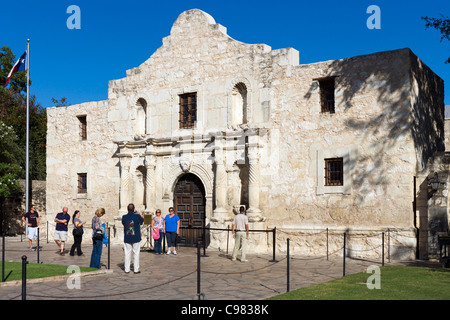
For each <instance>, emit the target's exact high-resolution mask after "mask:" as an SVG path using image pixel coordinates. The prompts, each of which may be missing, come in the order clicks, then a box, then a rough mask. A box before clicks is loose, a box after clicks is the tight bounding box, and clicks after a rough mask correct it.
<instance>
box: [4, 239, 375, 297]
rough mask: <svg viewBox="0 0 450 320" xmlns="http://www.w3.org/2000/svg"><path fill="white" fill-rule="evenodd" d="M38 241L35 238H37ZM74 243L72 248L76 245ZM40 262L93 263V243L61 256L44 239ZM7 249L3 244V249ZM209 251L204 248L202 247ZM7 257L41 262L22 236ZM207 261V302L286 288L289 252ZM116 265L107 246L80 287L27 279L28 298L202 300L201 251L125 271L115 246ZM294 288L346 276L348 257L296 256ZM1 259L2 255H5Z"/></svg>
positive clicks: (358, 263)
mask: <svg viewBox="0 0 450 320" xmlns="http://www.w3.org/2000/svg"><path fill="white" fill-rule="evenodd" d="M33 243H34V242H33ZM70 246H71V243H69V244H68V246H67V248H69V249H70ZM42 247H43V248H42V250H41V251H40V259H39V260H40V262H41V263H46V264H61V265H67V266H69V265H78V266H89V261H90V255H91V245H90V244H88V243H86V241H85V242H84V244H83V248H84V255H82V256H80V257H78V256H75V257H72V256H70V255H69V254H68V252H67V253H66V255H65V256H60V255H59V254H57V250H58V248H57V246H56V244H55V243H46V242H44V243H42ZM0 249H1V248H0ZM201 253H202V254H203V251H201ZM5 254H6V258H5V261H21V257H22V256H23V255H26V256H27V260H28V261H29V262H30V263H35V262H37V254H36V252H32V251H30V250H29V248H28V243H27V242H25V241H24V242H21V241H20V238H6V250H5ZM206 255H207V257H202V258H201V259H200V260H201V267H200V270H201V281H200V288H201V293H203V294H204V298H205V299H206V300H235V301H236V300H259V299H265V298H268V297H271V296H274V295H276V294H279V293H284V292H286V281H287V280H286V278H287V277H286V270H287V268H286V266H287V263H286V262H287V260H286V257H285V255H282V256H281V255H279V256H277V257H276V259H277V260H278V262H271V261H270V260H271V259H272V256H271V255H252V254H248V256H247V259H248V260H249V261H248V262H240V261H239V259H238V260H237V261H231V259H230V254H226V253H225V252H220V251H217V250H208V249H207V250H206ZM110 257H111V258H110V269H109V270H107V264H108V249H107V248H106V247H105V246H104V247H103V255H102V264H104V265H105V266H103V267H102V269H101V271H100V272H94V273H92V274H89V275H83V276H82V277H81V288H80V289H69V288H68V286H67V278H68V277H69V276H70V275H71V274H68V275H67V276H64V277H56V278H52V279H45V280H42V279H40V280H28V281H27V287H26V291H27V300H56V299H58V300H61V299H82V300H106V299H107V300H197V299H198V297H197V249H196V248H188V247H180V248H179V249H178V255H176V256H175V255H155V254H154V253H153V252H151V251H147V250H143V251H141V254H140V265H141V273H140V274H134V273H133V272H130V273H129V274H126V273H125V272H124V271H123V249H122V246H120V245H112V246H111V254H110ZM291 258H292V259H291V260H290V289H291V290H294V289H297V288H300V287H304V286H309V285H313V284H317V283H322V282H326V281H329V280H332V279H336V278H340V277H342V274H343V259H342V257H337V256H336V257H330V258H329V260H327V259H326V257H322V258H314V257H301V256H291ZM0 259H1V258H0ZM374 264H375V265H380V263H379V262H374V261H362V260H353V259H349V258H347V259H346V274H351V273H357V272H362V271H366V269H367V267H368V266H369V265H374ZM21 290H22V287H21V281H17V283H16V284H15V285H13V283H8V282H5V283H0V300H20V299H21V292H22V291H21Z"/></svg>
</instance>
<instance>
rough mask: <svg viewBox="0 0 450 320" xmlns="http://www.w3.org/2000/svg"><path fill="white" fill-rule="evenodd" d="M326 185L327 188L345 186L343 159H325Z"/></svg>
mask: <svg viewBox="0 0 450 320" xmlns="http://www.w3.org/2000/svg"><path fill="white" fill-rule="evenodd" d="M325 185H326V186H343V185H344V159H343V158H332V159H325Z"/></svg>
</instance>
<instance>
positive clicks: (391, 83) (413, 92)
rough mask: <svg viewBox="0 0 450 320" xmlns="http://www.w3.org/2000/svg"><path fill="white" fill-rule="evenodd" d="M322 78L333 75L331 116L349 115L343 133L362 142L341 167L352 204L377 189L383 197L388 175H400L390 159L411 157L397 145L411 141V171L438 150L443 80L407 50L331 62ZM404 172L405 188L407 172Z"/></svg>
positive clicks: (441, 146)
mask: <svg viewBox="0 0 450 320" xmlns="http://www.w3.org/2000/svg"><path fill="white" fill-rule="evenodd" d="M324 74H325V75H326V77H335V92H336V100H335V101H336V113H349V116H346V117H345V118H344V119H345V120H343V121H344V122H343V124H344V125H345V127H346V129H350V130H351V131H353V132H354V134H355V135H358V136H359V137H360V138H362V140H363V141H364V142H367V143H364V145H360V146H359V148H366V150H365V151H364V152H358V156H357V157H356V158H355V159H350V160H349V161H348V162H350V163H346V165H348V168H349V169H350V170H351V172H352V173H353V186H352V187H353V190H354V191H355V194H356V195H357V199H356V200H355V205H358V204H362V203H363V202H364V200H365V198H366V197H367V195H368V194H369V193H371V192H373V191H375V189H378V188H383V189H384V191H385V192H384V194H387V193H386V191H387V187H388V186H389V185H391V184H392V183H393V181H392V179H393V177H395V176H399V175H400V174H401V172H399V173H396V172H395V168H394V166H393V162H392V160H397V159H398V156H399V155H400V156H401V155H403V154H404V153H406V152H410V153H411V150H408V149H406V148H407V146H408V145H407V144H406V143H405V144H402V143H401V141H405V142H408V140H411V139H412V141H413V144H414V148H415V159H408V162H413V161H414V162H415V163H416V168H415V170H416V172H418V171H421V170H422V169H423V168H424V167H425V166H426V164H427V161H428V159H429V158H430V157H431V156H432V155H433V153H434V152H436V151H443V150H444V148H445V147H444V95H443V92H444V90H443V80H442V79H440V78H439V77H438V76H436V75H435V74H434V73H433V72H432V71H431V70H430V69H429V68H428V67H427V66H426V65H424V64H423V63H422V62H421V61H420V60H419V59H418V58H417V57H416V56H415V55H414V53H412V52H411V50H409V49H400V50H395V51H388V52H381V53H376V54H371V55H367V56H362V57H353V58H349V59H344V60H336V61H333V62H331V63H330V64H329V66H328V69H327V70H325V72H324ZM316 88H317V83H314V84H313V85H312V86H311V87H310V89H309V91H308V93H307V94H306V95H305V98H306V99H309V98H310V97H311V93H312V91H313V90H316ZM373 92H376V93H377V94H376V97H375V99H376V101H375V100H374V101H373V102H371V103H369V104H367V101H370V99H371V97H372V96H373ZM372 99H373V98H372ZM363 103H364V104H365V107H370V108H373V111H369V112H367V111H364V110H362V111H364V113H361V114H362V115H364V116H360V117H358V116H357V114H358V112H357V111H358V110H361V108H362V105H363ZM367 115H368V116H367ZM402 148H405V149H402ZM396 149H397V150H396ZM391 155H394V156H395V158H394V157H392V156H391ZM408 174H409V175H411V176H410V177H409V180H408V186H409V185H410V184H411V183H412V179H413V173H408ZM403 183H404V184H405V183H406V182H405V179H403ZM400 186H401V185H400ZM411 201H412V199H411Z"/></svg>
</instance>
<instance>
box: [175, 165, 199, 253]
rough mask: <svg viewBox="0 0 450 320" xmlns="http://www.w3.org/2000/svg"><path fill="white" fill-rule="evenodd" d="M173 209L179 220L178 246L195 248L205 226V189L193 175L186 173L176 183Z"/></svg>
mask: <svg viewBox="0 0 450 320" xmlns="http://www.w3.org/2000/svg"><path fill="white" fill-rule="evenodd" d="M173 202H174V208H175V212H176V213H177V214H178V216H179V217H180V220H181V227H183V228H181V229H180V239H179V242H178V244H179V245H185V246H195V245H197V242H198V241H202V239H203V229H202V227H204V226H205V209H206V206H205V204H206V200H205V188H204V187H203V183H202V181H201V180H200V179H199V178H198V177H197V176H196V175H194V174H192V173H187V174H185V175H183V176H182V177H181V178H180V179H179V180H178V182H177V184H176V186H175V190H174V199H173Z"/></svg>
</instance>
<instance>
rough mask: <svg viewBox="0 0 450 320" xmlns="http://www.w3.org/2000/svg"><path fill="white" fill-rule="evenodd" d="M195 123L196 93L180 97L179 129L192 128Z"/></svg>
mask: <svg viewBox="0 0 450 320" xmlns="http://www.w3.org/2000/svg"><path fill="white" fill-rule="evenodd" d="M196 121H197V93H196V92H194V93H186V94H182V95H180V111H179V123H180V128H193V127H194V125H195V122H196Z"/></svg>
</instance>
